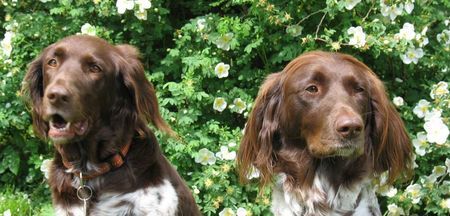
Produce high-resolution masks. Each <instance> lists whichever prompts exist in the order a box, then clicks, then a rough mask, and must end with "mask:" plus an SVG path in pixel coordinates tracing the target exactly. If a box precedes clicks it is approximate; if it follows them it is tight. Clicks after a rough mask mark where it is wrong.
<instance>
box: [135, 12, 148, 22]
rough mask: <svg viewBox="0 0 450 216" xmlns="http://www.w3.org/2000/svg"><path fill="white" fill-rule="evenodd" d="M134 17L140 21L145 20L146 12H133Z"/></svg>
mask: <svg viewBox="0 0 450 216" xmlns="http://www.w3.org/2000/svg"><path fill="white" fill-rule="evenodd" d="M134 16H135V17H136V18H138V19H140V20H147V11H146V10H137V11H134Z"/></svg>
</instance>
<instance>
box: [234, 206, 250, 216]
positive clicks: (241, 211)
mask: <svg viewBox="0 0 450 216" xmlns="http://www.w3.org/2000/svg"><path fill="white" fill-rule="evenodd" d="M236 216H247V210H246V209H245V208H242V207H239V208H238V209H237V211H236Z"/></svg>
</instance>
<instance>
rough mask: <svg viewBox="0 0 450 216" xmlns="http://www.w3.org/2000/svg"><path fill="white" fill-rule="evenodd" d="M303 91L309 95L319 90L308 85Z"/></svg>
mask: <svg viewBox="0 0 450 216" xmlns="http://www.w3.org/2000/svg"><path fill="white" fill-rule="evenodd" d="M305 90H306V91H308V92H310V93H317V92H318V91H319V88H317V86H315V85H310V86H308V87H307V88H306V89H305Z"/></svg>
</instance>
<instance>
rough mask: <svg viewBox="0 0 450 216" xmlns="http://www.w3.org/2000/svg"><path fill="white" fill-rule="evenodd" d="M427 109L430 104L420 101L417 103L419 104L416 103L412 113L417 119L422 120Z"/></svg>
mask: <svg viewBox="0 0 450 216" xmlns="http://www.w3.org/2000/svg"><path fill="white" fill-rule="evenodd" d="M429 108H430V102H428V101H427V100H424V99H422V100H420V101H419V103H417V105H416V107H414V109H413V113H414V114H416V116H417V117H419V118H423V117H424V116H425V113H426V112H427V111H428V109H429Z"/></svg>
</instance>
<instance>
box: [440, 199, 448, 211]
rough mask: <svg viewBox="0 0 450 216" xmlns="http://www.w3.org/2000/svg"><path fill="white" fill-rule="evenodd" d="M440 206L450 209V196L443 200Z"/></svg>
mask: <svg viewBox="0 0 450 216" xmlns="http://www.w3.org/2000/svg"><path fill="white" fill-rule="evenodd" d="M440 206H441V207H442V208H446V209H450V198H448V199H445V200H442V201H441V204H440Z"/></svg>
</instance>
